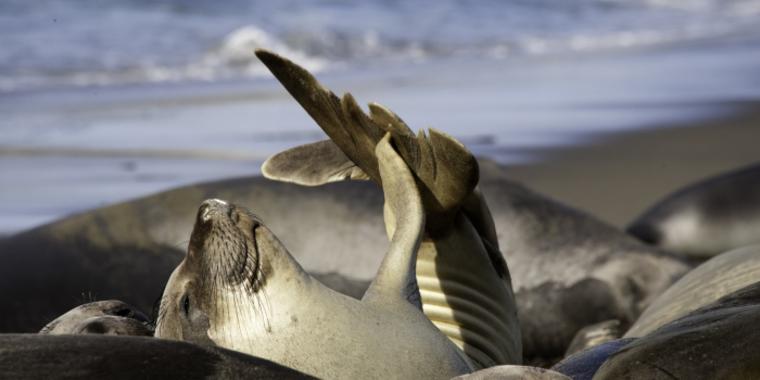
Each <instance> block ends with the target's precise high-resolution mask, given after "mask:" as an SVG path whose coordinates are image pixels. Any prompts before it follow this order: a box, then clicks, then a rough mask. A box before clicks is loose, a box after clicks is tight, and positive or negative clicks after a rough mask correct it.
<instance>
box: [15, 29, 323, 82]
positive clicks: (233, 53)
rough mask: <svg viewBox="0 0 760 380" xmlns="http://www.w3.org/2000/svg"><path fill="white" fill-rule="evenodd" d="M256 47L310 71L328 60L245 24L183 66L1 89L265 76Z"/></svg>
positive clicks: (146, 65) (144, 65) (49, 78)
mask: <svg viewBox="0 0 760 380" xmlns="http://www.w3.org/2000/svg"><path fill="white" fill-rule="evenodd" d="M257 48H265V49H269V50H273V51H277V52H279V53H280V54H283V55H285V56H287V57H289V58H291V59H293V60H295V61H297V62H299V64H300V65H302V66H304V67H305V68H306V69H308V70H310V71H312V72H320V71H322V70H323V69H324V68H325V67H326V66H327V65H328V63H329V61H328V60H326V59H323V58H319V57H315V56H311V55H309V54H306V53H304V52H301V51H298V50H296V49H293V48H290V47H289V46H288V45H287V44H285V43H283V42H282V41H280V40H279V39H277V38H275V37H274V36H272V35H270V34H268V33H267V32H265V31H263V30H262V29H260V28H258V27H256V26H253V25H247V26H244V27H240V28H238V29H235V30H233V31H232V32H230V33H229V34H228V35H226V36H225V37H224V38H223V40H222V41H221V42H220V43H219V44H218V45H217V46H214V47H213V48H211V49H209V50H208V51H207V52H206V53H204V54H202V56H201V57H200V58H199V59H197V60H195V61H193V62H190V63H187V64H184V65H173V66H172V65H160V64H155V63H153V62H151V61H148V62H138V63H137V64H135V65H133V66H131V67H125V68H120V69H111V70H95V71H71V72H56V73H54V74H48V75H46V74H47V73H44V72H42V73H29V74H21V75H14V76H0V91H3V92H11V91H14V90H18V89H25V88H35V87H41V86H66V85H73V86H106V85H114V84H132V83H144V82H181V81H188V80H192V81H212V80H219V79H229V78H238V77H258V76H264V75H267V74H268V73H269V71H268V70H267V69H266V67H264V65H263V64H261V62H259V60H258V59H257V58H256V56H255V55H254V50H255V49H257Z"/></svg>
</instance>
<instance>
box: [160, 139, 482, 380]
mask: <svg viewBox="0 0 760 380" xmlns="http://www.w3.org/2000/svg"><path fill="white" fill-rule="evenodd" d="M377 156H378V162H379V163H380V165H379V169H380V170H379V174H380V177H381V178H382V183H383V191H384V194H385V216H386V220H388V223H386V226H387V227H388V229H389V231H388V235H389V236H392V238H391V244H390V247H389V248H388V252H387V254H386V256H385V258H384V259H383V263H382V265H381V267H380V269H379V270H378V273H377V276H376V277H375V279H374V280H373V282H372V284H371V285H370V287H369V289H367V292H366V293H365V295H364V297H363V299H362V300H361V301H358V300H355V299H352V298H349V297H346V296H344V295H341V294H339V293H337V292H334V291H332V290H330V289H329V288H327V287H325V286H324V285H322V284H321V283H320V282H319V281H316V280H315V279H314V278H312V277H311V276H309V275H308V274H307V273H306V272H304V271H303V269H301V266H300V265H298V263H297V262H296V261H295V260H294V259H293V258H292V257H291V256H290V254H289V253H288V251H287V250H286V249H285V248H284V247H283V246H282V244H281V243H280V242H279V240H278V239H277V238H276V237H275V236H274V234H273V233H272V232H271V231H270V230H269V229H268V228H267V227H266V226H264V225H263V224H262V223H261V221H259V220H258V219H257V218H256V217H255V216H254V215H252V214H250V213H249V212H248V211H246V210H244V209H241V208H240V207H237V206H234V205H231V204H228V203H226V202H223V201H218V200H210V201H206V202H204V204H203V205H202V206H201V208H200V209H199V211H198V216H197V220H196V224H195V227H194V228H193V233H192V236H191V238H190V244H189V247H188V253H187V256H186V257H185V260H184V261H183V262H182V263H181V264H180V265H179V266H178V267H177V269H176V270H175V271H174V273H172V276H171V277H170V279H169V282H168V283H167V286H166V290H165V292H164V297H163V299H162V301H161V307H160V311H159V317H158V321H157V325H156V337H158V338H171V339H180V340H187V341H192V342H199V343H212V344H216V345H219V346H222V347H227V348H231V349H235V350H238V351H241V352H245V353H248V354H252V355H255V356H259V357H263V358H266V359H270V360H273V361H276V362H278V363H281V364H284V365H287V366H290V367H293V368H295V369H298V370H300V371H303V372H306V373H309V374H312V375H315V376H318V377H321V378H329V379H338V378H351V379H357V378H365V379H367V378H407V379H412V378H425V379H435V378H438V379H449V378H451V377H453V376H457V375H460V374H464V373H468V372H470V371H471V365H470V363H469V361H468V359H467V358H466V356H465V355H464V353H463V352H462V351H461V350H459V348H457V347H456V346H455V345H454V344H453V343H451V342H450V341H449V340H448V339H447V338H446V336H444V335H443V334H442V333H441V332H440V331H439V330H438V329H437V328H436V327H435V326H434V325H433V324H432V323H431V322H430V321H429V320H428V319H427V318H426V317H425V315H424V314H423V313H422V311H421V306H420V298H419V290H418V288H417V283H416V279H415V275H414V272H415V261H416V253H417V249H418V248H419V244H420V239H421V237H422V232H423V229H424V225H425V221H424V213H423V210H422V203H421V200H420V195H419V192H418V191H417V187H416V184H415V182H414V178H413V177H412V175H411V173H410V172H409V169H408V168H407V166H406V164H405V163H404V161H403V160H402V159H401V158H400V157H399V156H398V155H397V154H396V153H395V152H394V150H393V148H392V147H391V146H390V143H389V137H386V138H385V139H383V140H382V141H381V142H380V143H379V144H378V146H377Z"/></svg>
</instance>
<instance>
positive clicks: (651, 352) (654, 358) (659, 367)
mask: <svg viewBox="0 0 760 380" xmlns="http://www.w3.org/2000/svg"><path fill="white" fill-rule="evenodd" d="M758 323H760V283H754V284H752V285H749V286H747V287H744V288H742V289H740V290H737V291H735V292H733V293H731V294H729V295H727V296H725V297H722V298H720V299H719V300H717V301H715V302H712V303H710V304H708V305H705V306H704V307H702V308H699V309H697V310H694V311H692V312H690V313H688V314H687V315H685V316H684V317H682V318H679V319H676V320H674V321H672V322H670V323H667V324H665V325H663V326H662V327H660V328H659V329H657V330H655V331H653V332H651V333H649V334H647V335H645V336H642V337H640V338H638V339H635V340H634V341H632V342H631V343H629V344H627V345H626V346H624V347H622V348H621V349H620V350H618V351H617V352H616V353H614V354H613V355H612V356H611V357H610V358H609V359H607V361H606V362H605V363H604V364H603V365H602V366H601V367H600V368H599V370H598V371H597V372H596V375H595V376H594V379H623V378H627V379H673V378H677V379H756V378H758V377H760V351H758V350H756V349H754V348H755V347H757V346H758V345H760V333H758V330H757V325H758Z"/></svg>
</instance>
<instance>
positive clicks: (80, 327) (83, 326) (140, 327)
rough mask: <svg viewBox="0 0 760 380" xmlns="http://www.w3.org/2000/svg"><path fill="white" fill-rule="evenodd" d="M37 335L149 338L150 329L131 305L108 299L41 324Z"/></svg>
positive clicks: (147, 321) (146, 320)
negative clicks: (101, 335) (41, 326)
mask: <svg viewBox="0 0 760 380" xmlns="http://www.w3.org/2000/svg"><path fill="white" fill-rule="evenodd" d="M40 334H49V335H63V334H104V335H134V336H153V328H152V326H151V323H150V319H148V317H147V316H145V314H143V313H142V312H141V311H139V310H137V309H135V308H134V307H133V306H130V305H127V304H126V303H124V302H121V301H117V300H108V301H97V302H91V303H87V304H84V305H80V306H77V307H75V308H74V309H72V310H69V311H68V312H66V313H65V314H63V315H61V316H60V317H58V318H56V319H54V320H53V321H52V322H50V323H48V324H47V325H45V327H43V328H42V330H40Z"/></svg>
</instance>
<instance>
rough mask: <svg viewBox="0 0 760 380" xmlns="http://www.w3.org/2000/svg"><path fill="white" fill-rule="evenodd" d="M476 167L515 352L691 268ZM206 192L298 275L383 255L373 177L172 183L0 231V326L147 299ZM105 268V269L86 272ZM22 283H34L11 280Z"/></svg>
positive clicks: (640, 297)
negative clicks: (509, 307) (13, 231)
mask: <svg viewBox="0 0 760 380" xmlns="http://www.w3.org/2000/svg"><path fill="white" fill-rule="evenodd" d="M480 172H481V175H480V185H479V187H480V189H481V192H482V194H483V196H484V198H485V200H486V202H487V203H488V204H489V206H490V209H491V214H492V215H493V219H494V222H495V227H496V230H495V231H496V235H497V236H498V240H499V242H500V249H501V251H502V252H503V254H504V258H505V259H506V260H507V261H508V262H509V265H510V267H511V268H519V269H516V270H513V272H512V286H513V288H514V291H515V297H516V302H517V309H518V312H519V319H520V321H521V329H522V332H523V334H522V335H523V351H524V355H525V356H526V357H527V358H532V357H552V358H560V357H561V356H562V355H563V354H564V352H565V350H566V348H567V346H568V344H569V343H570V341H571V340H572V338H573V336H574V334H575V333H576V331H578V330H579V329H581V328H583V327H585V326H587V325H590V324H593V323H597V322H602V321H605V320H609V319H619V320H621V323H622V326H623V328H625V326H627V325H630V323H632V322H633V321H634V320H635V319H636V317H637V316H638V314H639V313H640V312H641V311H643V309H644V308H645V307H646V306H647V305H648V303H649V302H651V300H652V298H653V297H654V296H656V295H658V294H660V293H662V292H663V291H664V290H665V289H666V288H667V287H668V286H670V284H672V283H673V282H674V281H675V280H676V279H677V278H678V277H680V276H681V275H683V274H684V273H685V272H686V271H687V270H688V269H689V268H690V267H691V266H690V265H689V264H687V263H684V262H683V261H682V260H680V259H678V258H676V257H673V256H671V255H668V254H665V253H663V252H661V251H660V250H658V249H657V248H654V247H650V246H647V245H645V244H643V243H641V242H639V241H637V240H636V239H634V238H632V237H630V236H629V235H627V234H625V233H623V232H622V231H620V230H617V229H615V228H614V227H612V226H610V225H608V224H606V223H604V222H602V221H599V220H598V219H596V218H594V217H592V216H590V215H588V214H585V213H583V212H580V211H578V210H575V209H573V208H571V207H568V206H566V205H562V204H560V203H558V202H555V201H553V200H551V199H548V198H546V197H544V196H542V195H540V194H538V193H535V192H533V191H531V190H529V189H527V188H525V187H524V186H522V185H520V184H518V183H516V182H514V181H512V180H510V179H509V178H508V175H507V173H505V172H504V170H503V169H502V168H500V167H499V166H498V165H496V164H495V163H491V162H487V161H482V160H481V161H480ZM209 196H219V197H222V198H225V199H228V200H229V201H230V202H232V203H237V204H251V205H257V208H256V212H257V214H258V215H259V216H261V218H262V219H265V220H268V221H271V228H272V229H273V230H276V231H278V238H280V239H281V240H282V241H283V244H284V245H286V246H288V247H290V249H291V250H292V252H293V255H294V257H295V258H296V259H297V260H298V261H299V263H301V264H302V265H303V267H304V269H306V270H307V271H309V272H310V273H331V272H332V273H334V274H335V275H336V276H341V278H342V279H349V280H351V281H354V280H353V279H355V280H358V281H357V282H356V285H357V286H358V287H361V286H364V284H367V283H368V281H369V280H370V279H371V276H372V273H374V271H375V270H376V268H377V267H378V266H379V265H380V261H381V260H382V257H383V253H384V249H385V247H386V244H387V237H386V234H385V231H384V228H383V218H382V207H383V206H382V203H383V197H382V192H381V191H380V190H379V189H378V188H377V186H376V185H374V184H372V183H368V182H336V183H331V184H326V185H323V186H320V187H312V188H307V187H301V186H297V185H293V184H288V183H278V182H273V181H270V180H266V179H264V178H260V177H252V178H244V179H236V180H226V181H220V182H213V183H208V184H201V185H195V186H190V187H184V188H181V189H176V190H172V191H167V192H163V193H160V194H156V195H153V196H150V197H146V198H141V199H138V200H135V201H130V202H126V203H122V204H118V205H114V206H108V207H104V208H101V209H97V210H94V211H90V212H87V213H84V214H81V215H77V216H73V217H70V218H67V219H64V220H62V221H59V222H55V223H52V224H49V225H46V226H43V227H39V228H36V229H34V230H30V231H28V232H25V233H21V234H19V235H16V236H11V237H8V238H6V239H4V240H2V241H0V260H2V262H3V263H6V264H2V265H0V273H1V274H2V276H0V301H2V302H7V303H8V305H13V307H9V310H10V312H9V313H6V314H4V315H2V316H0V331H36V330H37V329H39V326H41V325H44V324H45V323H47V322H48V321H50V320H52V319H53V318H55V317H56V316H58V315H60V314H62V313H63V312H65V311H66V310H68V309H71V308H72V307H75V306H77V304H78V302H77V300H76V299H77V298H76V297H77V296H78V295H80V294H81V293H82V292H83V291H92V292H93V293H94V294H95V295H97V296H98V297H101V298H103V297H113V298H117V299H129V300H132V302H134V304H135V305H136V306H137V307H138V308H140V309H143V310H148V309H150V308H151V307H152V305H153V303H154V301H155V300H156V298H157V297H159V295H160V294H161V289H162V287H163V286H164V284H165V281H166V278H168V276H169V275H170V274H171V271H172V270H173V269H174V268H175V267H176V265H177V264H178V263H179V262H180V261H181V260H182V255H183V248H180V244H184V243H185V242H186V241H187V236H189V235H190V232H191V230H192V227H193V222H192V221H193V220H194V218H193V214H194V213H195V211H194V210H195V207H196V206H195V205H197V204H199V203H201V202H202V201H203V199H205V198H207V197H209ZM325 220H330V223H325V222H324V221H325ZM303 231H309V233H308V234H305V233H303ZM336 234H337V235H339V236H340V238H335V236H336ZM183 236H184V237H183ZM359 246H360V247H362V249H361V250H357V249H356V247H359ZM326 252H329V254H326ZM127 258H128V259H127ZM11 263H13V264H11ZM40 263H46V264H45V265H44V266H43V265H40ZM627 263H631V264H632V265H630V266H629V265H627ZM104 266H106V267H108V268H110V269H109V270H108V271H105V270H102V269H95V268H102V267H104ZM54 268H56V270H54ZM333 277H335V276H333ZM342 279H341V281H339V282H342ZM30 281H31V282H34V283H36V284H38V285H39V287H36V288H33V289H30V288H29V287H25V286H22V284H24V283H28V282H30ZM632 285H634V286H633V287H632ZM361 292H362V289H359V290H358V293H359V294H361ZM600 297H601V298H600ZM563 305H564V306H563ZM582 305H593V307H591V306H582Z"/></svg>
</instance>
